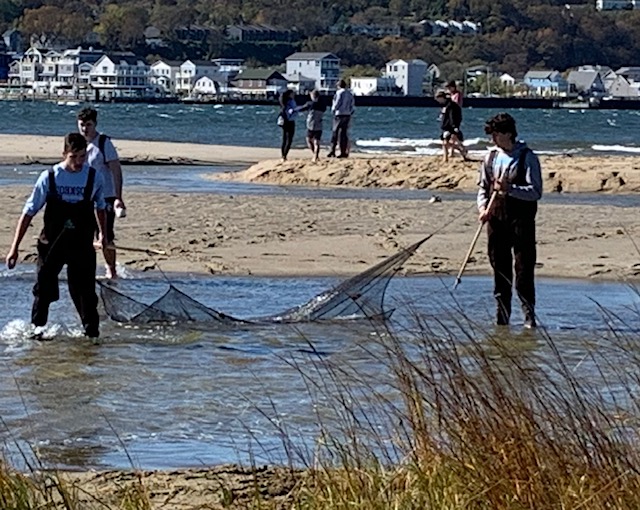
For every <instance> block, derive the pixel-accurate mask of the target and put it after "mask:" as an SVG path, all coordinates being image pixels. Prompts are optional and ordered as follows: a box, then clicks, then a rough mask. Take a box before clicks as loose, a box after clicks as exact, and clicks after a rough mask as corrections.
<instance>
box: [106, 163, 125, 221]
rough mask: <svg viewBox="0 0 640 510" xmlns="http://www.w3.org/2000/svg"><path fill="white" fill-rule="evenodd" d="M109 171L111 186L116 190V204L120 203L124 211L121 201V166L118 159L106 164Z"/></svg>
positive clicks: (122, 201)
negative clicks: (111, 180) (111, 179)
mask: <svg viewBox="0 0 640 510" xmlns="http://www.w3.org/2000/svg"><path fill="white" fill-rule="evenodd" d="M107 166H108V167H109V171H110V172H111V174H112V175H113V184H114V186H115V189H116V203H117V202H118V201H120V205H121V207H122V208H123V209H124V208H125V205H124V200H122V165H120V160H119V159H114V160H113V161H109V162H108V163H107Z"/></svg>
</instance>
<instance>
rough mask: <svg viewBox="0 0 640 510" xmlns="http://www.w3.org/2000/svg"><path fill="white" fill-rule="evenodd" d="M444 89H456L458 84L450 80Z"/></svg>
mask: <svg viewBox="0 0 640 510" xmlns="http://www.w3.org/2000/svg"><path fill="white" fill-rule="evenodd" d="M445 87H453V88H454V89H457V88H458V84H457V83H456V80H451V81H448V82H447V84H446V85H445Z"/></svg>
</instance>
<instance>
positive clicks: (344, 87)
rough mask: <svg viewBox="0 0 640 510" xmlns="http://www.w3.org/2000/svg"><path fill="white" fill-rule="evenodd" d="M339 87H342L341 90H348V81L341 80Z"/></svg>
mask: <svg viewBox="0 0 640 510" xmlns="http://www.w3.org/2000/svg"><path fill="white" fill-rule="evenodd" d="M338 87H340V88H341V89H346V88H347V81H346V80H340V81H339V82H338Z"/></svg>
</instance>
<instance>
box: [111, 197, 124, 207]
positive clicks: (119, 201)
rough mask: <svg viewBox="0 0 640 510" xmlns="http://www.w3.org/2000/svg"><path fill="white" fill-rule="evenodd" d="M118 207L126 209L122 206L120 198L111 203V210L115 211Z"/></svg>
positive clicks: (122, 202)
mask: <svg viewBox="0 0 640 510" xmlns="http://www.w3.org/2000/svg"><path fill="white" fill-rule="evenodd" d="M118 207H120V208H122V209H126V208H127V206H126V205H124V200H122V199H121V198H116V199H115V200H114V201H113V208H114V209H115V208H118Z"/></svg>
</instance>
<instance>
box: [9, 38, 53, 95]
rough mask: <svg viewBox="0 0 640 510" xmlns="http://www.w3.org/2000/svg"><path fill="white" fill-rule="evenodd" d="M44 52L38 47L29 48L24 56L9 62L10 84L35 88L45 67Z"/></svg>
mask: <svg viewBox="0 0 640 510" xmlns="http://www.w3.org/2000/svg"><path fill="white" fill-rule="evenodd" d="M44 59H45V57H44V53H43V52H42V51H41V50H39V49H38V48H29V49H28V50H27V51H25V52H24V53H23V54H22V56H21V57H20V58H19V59H17V60H14V61H13V62H11V64H9V75H8V76H9V84H10V85H18V86H20V87H28V88H35V87H37V86H38V82H40V76H41V74H42V71H43V69H44V65H43V62H44Z"/></svg>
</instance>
